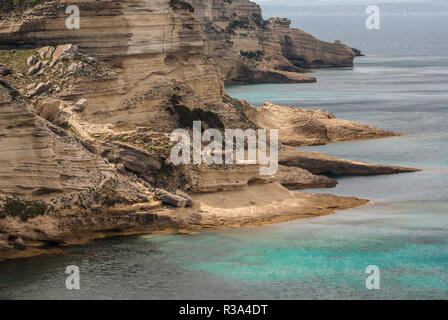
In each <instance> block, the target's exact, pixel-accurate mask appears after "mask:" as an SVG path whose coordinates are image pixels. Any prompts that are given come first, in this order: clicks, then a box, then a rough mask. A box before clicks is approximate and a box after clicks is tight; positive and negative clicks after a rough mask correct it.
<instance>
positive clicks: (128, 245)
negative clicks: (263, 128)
mask: <svg viewBox="0 0 448 320" xmlns="http://www.w3.org/2000/svg"><path fill="white" fill-rule="evenodd" d="M315 74H316V76H317V77H318V79H319V82H318V83H316V84H300V85H296V84H286V85H285V84H281V85H278V84H263V85H251V86H231V87H229V88H228V91H229V93H230V94H231V95H232V96H235V97H238V98H244V99H247V100H249V101H250V102H252V103H254V104H256V105H260V104H262V103H263V102H264V101H271V102H274V103H277V104H283V105H293V106H306V107H307V108H315V109H318V108H322V109H330V110H331V111H332V112H334V113H335V115H336V116H337V117H339V118H344V119H350V120H356V121H361V122H365V123H369V124H373V125H376V126H379V127H382V128H385V129H391V130H395V131H399V132H403V133H407V135H405V136H402V137H396V138H390V139H379V140H369V141H360V142H345V143H338V144H331V145H327V146H319V147H309V148H307V149H308V150H315V151H322V152H325V153H327V154H329V155H333V156H337V157H343V158H348V159H356V160H363V161H372V162H378V163H388V164H395V165H403V166H413V167H418V168H422V169H423V171H422V172H419V173H410V174H401V175H390V176H375V177H349V178H340V179H339V181H340V184H339V185H338V186H337V187H336V188H334V189H318V190H312V192H323V193H333V194H338V195H349V196H358V197H363V198H367V199H372V200H373V204H372V205H369V206H366V207H362V208H357V209H353V210H348V211H343V212H338V213H337V214H334V215H331V216H325V217H318V218H313V219H307V220H300V221H293V222H289V223H282V224H277V225H271V226H265V227H259V228H243V229H237V230H214V231H208V232H201V233H199V234H196V235H177V234H171V235H148V236H139V237H128V238H114V239H105V240H100V241H95V242H94V243H92V244H91V245H88V246H82V247H75V248H68V249H66V254H65V255H63V256H56V257H38V258H33V259H27V260H20V261H11V262H7V263H2V264H0V298H3V299H23V298H35V299H48V298H54V299H67V298H68V299H71V298H73V299H78V298H83V299H100V298H111V299H112V298H125V299H136V298H140V299H159V298H165V299H182V298H183V299H220V298H223V299H244V298H257V299H315V298H316V299H355V298H360V299H378V298H384V299H403V298H408V299H430V298H435V299H448V195H447V190H448V148H447V145H448V129H447V128H448V126H447V124H448V58H447V57H389V58H385V57H365V58H360V59H358V60H357V63H356V67H355V68H350V69H337V70H325V69H324V70H318V71H316V73H315ZM68 265H77V266H78V267H79V268H80V271H81V290H79V291H69V290H67V289H66V288H65V277H66V274H65V268H66V267H67V266H68ZM369 265H376V266H378V267H379V268H380V271H381V289H380V290H367V289H366V287H365V280H366V277H367V275H366V274H365V269H366V267H367V266H369Z"/></svg>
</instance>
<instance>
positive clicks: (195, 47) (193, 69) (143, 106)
mask: <svg viewBox="0 0 448 320" xmlns="http://www.w3.org/2000/svg"><path fill="white" fill-rule="evenodd" d="M67 5H78V6H79V9H80V12H81V13H80V15H81V26H80V29H79V30H68V29H67V28H66V18H67V17H68V15H67V14H66V12H65V10H66V7H67ZM67 43H71V44H74V45H77V46H78V47H79V48H80V51H81V53H85V54H86V55H89V56H93V57H96V58H97V59H99V60H101V61H103V62H106V63H107V64H108V65H110V66H111V68H112V69H113V70H114V71H115V72H116V73H117V75H118V76H117V77H116V78H114V79H101V80H98V79H95V80H92V81H82V82H79V83H72V90H71V92H67V93H66V94H65V97H64V98H65V99H76V98H77V97H79V96H81V95H82V97H84V98H86V99H88V100H89V108H88V109H87V110H86V112H85V114H86V116H88V117H89V120H90V121H92V122H96V123H102V124H106V123H108V124H113V125H119V126H120V125H121V126H122V127H123V128H132V127H133V128H135V127H136V126H137V125H147V124H148V123H147V121H148V119H152V118H153V115H154V114H157V113H164V112H165V113H166V111H164V109H165V108H161V107H160V104H161V103H162V102H163V101H164V100H165V98H166V97H165V94H164V92H166V91H173V90H176V88H177V84H179V83H181V84H182V85H183V86H184V87H185V90H183V91H184V93H183V102H184V103H185V104H187V105H189V106H191V107H193V106H194V107H199V108H201V107H204V106H205V105H208V104H211V105H213V104H216V103H221V102H222V96H223V92H224V88H223V82H222V79H221V76H220V74H219V72H218V70H217V68H216V67H215V65H214V64H213V62H211V61H210V60H209V58H207V57H206V56H205V55H204V54H203V51H204V41H203V37H202V33H201V30H200V24H199V21H198V20H197V18H196V16H195V15H194V13H192V12H190V11H188V10H175V8H172V6H171V5H170V0H157V1H149V0H127V1H107V0H102V1H90V0H84V1H65V0H53V1H48V2H45V3H44V4H43V5H39V6H37V7H35V8H33V9H32V10H29V11H27V12H25V13H24V14H23V15H21V16H19V17H17V16H16V17H14V16H13V17H11V18H9V19H3V20H2V21H1V22H0V48H4V49H14V48H18V47H20V48H24V47H32V48H39V47H42V46H46V45H53V46H55V45H62V44H67ZM170 80H172V81H170ZM156 88H158V89H156ZM158 125H159V126H163V125H164V124H163V123H161V122H158Z"/></svg>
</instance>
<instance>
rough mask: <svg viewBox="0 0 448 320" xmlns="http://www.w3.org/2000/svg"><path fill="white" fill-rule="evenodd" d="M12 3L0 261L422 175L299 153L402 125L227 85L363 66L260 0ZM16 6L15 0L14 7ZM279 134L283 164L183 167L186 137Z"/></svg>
mask: <svg viewBox="0 0 448 320" xmlns="http://www.w3.org/2000/svg"><path fill="white" fill-rule="evenodd" d="M21 3H22V5H23V6H24V7H23V8H21V9H26V10H17V9H18V8H14V6H13V5H11V6H9V7H7V6H5V7H3V8H1V10H2V11H1V15H2V19H1V21H0V146H1V149H2V152H1V153H0V261H2V260H7V259H14V258H21V257H29V256H34V255H40V254H46V253H55V252H58V251H59V250H60V247H62V246H67V245H74V244H80V243H85V242H88V241H90V240H92V239H95V238H98V237H105V236H113V235H127V234H139V233H150V232H192V231H194V230H195V229H200V228H210V227H240V226H254V225H262V224H268V223H275V222H282V221H288V220H293V219H300V218H307V217H314V216H318V215H324V214H330V213H332V212H334V211H335V210H343V209H349V208H353V207H357V206H360V205H365V204H367V203H368V200H363V199H357V198H350V197H338V196H332V195H321V194H309V193H303V192H297V191H293V190H298V189H306V188H317V187H334V186H335V185H336V184H337V181H336V180H335V179H332V178H329V177H328V176H329V175H375V174H395V173H402V172H415V171H418V170H417V169H413V168H403V167H395V166H387V165H377V164H370V163H364V162H359V161H350V160H342V159H336V158H332V157H328V156H325V155H323V154H320V153H315V152H307V151H303V150H300V149H298V148H297V147H300V146H306V145H316V144H326V143H333V142H338V141H348V140H360V139H371V138H385V137H391V136H395V135H397V134H396V133H393V132H390V131H386V130H381V129H378V128H375V127H372V126H368V125H365V124H361V123H356V122H351V121H345V120H340V119H336V118H335V117H334V115H333V114H332V113H331V112H329V111H320V110H319V111H312V110H305V109H299V108H293V107H285V106H276V105H273V104H270V103H265V105H264V106H262V107H261V108H256V107H254V106H252V105H251V104H249V103H247V102H246V101H240V100H237V99H234V98H232V97H230V96H228V95H226V93H225V89H224V84H225V83H259V82H280V83H291V82H313V81H316V79H315V78H313V77H311V76H309V75H308V74H306V72H307V71H308V70H309V69H310V68H317V67H338V66H352V65H353V59H354V57H355V54H356V53H355V51H353V49H351V48H349V47H348V46H346V45H344V44H342V43H340V42H338V41H336V42H335V43H327V42H324V41H320V40H318V39H316V38H314V37H312V36H311V35H309V34H307V33H305V32H303V31H301V30H298V29H292V28H290V22H289V21H288V20H286V19H280V18H275V19H269V20H264V19H263V18H262V15H261V10H260V8H259V6H257V5H256V4H255V3H253V2H251V1H249V0H232V1H229V0H212V1H206V0H191V1H180V0H160V1H154V2H153V1H143V0H137V1H113V2H112V1H101V0H100V1H83V2H81V3H80V4H79V8H80V11H81V19H82V20H81V21H82V24H81V28H80V29H79V30H69V29H67V28H66V24H65V20H66V18H67V14H66V13H65V12H66V11H65V8H66V3H65V2H63V1H56V0H49V1H45V0H42V1H38V4H37V5H35V6H31V5H27V4H26V1H24V2H21ZM5 8H6V9H5ZM195 120H197V121H201V122H202V124H203V126H204V127H205V128H216V129H219V130H223V129H224V128H232V129H233V128H239V129H242V130H246V129H257V128H265V129H279V142H280V144H281V145H280V150H279V170H278V172H277V173H276V174H275V175H273V176H261V175H260V173H259V166H258V165H226V166H207V165H193V164H192V165H182V166H173V165H172V163H171V161H170V157H169V156H170V149H171V147H172V142H170V133H171V132H172V131H173V130H175V129H177V128H185V129H187V130H188V129H189V130H191V125H192V121H195Z"/></svg>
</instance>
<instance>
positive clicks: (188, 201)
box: [176, 189, 193, 207]
mask: <svg viewBox="0 0 448 320" xmlns="http://www.w3.org/2000/svg"><path fill="white" fill-rule="evenodd" d="M176 195H178V196H180V197H182V198H185V199H187V204H186V206H187V207H191V206H192V205H193V198H192V197H190V196H189V195H188V193H186V192H184V191H182V190H180V189H178V190H177V191H176Z"/></svg>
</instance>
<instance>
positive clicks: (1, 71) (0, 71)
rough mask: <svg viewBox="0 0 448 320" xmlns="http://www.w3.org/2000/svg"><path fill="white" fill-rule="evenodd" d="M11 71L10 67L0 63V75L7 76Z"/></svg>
mask: <svg viewBox="0 0 448 320" xmlns="http://www.w3.org/2000/svg"><path fill="white" fill-rule="evenodd" d="M10 73H11V69H9V68H8V67H7V66H6V65H4V64H1V63H0V76H7V75H8V74H10Z"/></svg>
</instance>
